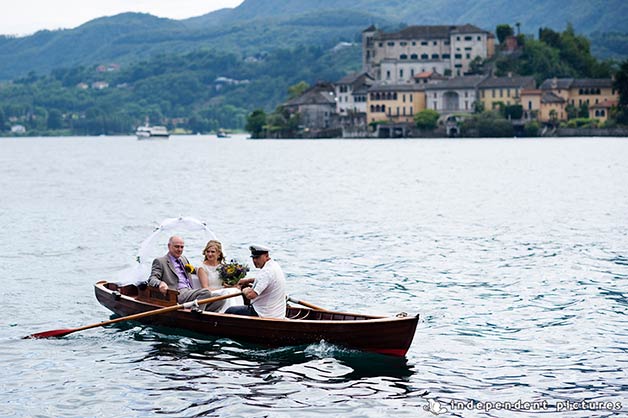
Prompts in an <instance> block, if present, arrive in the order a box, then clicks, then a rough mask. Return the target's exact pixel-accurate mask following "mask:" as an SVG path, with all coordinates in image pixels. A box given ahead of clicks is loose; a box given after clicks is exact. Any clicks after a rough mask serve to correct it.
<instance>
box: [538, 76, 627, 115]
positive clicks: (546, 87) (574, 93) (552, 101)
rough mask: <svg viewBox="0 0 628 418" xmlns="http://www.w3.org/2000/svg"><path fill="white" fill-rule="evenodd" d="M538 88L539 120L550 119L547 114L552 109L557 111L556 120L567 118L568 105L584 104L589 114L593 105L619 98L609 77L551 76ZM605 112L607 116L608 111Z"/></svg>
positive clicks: (578, 106) (577, 105)
mask: <svg viewBox="0 0 628 418" xmlns="http://www.w3.org/2000/svg"><path fill="white" fill-rule="evenodd" d="M540 89H541V91H542V92H543V96H542V99H541V108H540V109H539V120H541V121H542V122H547V121H549V120H550V116H549V114H550V112H551V111H552V110H554V111H556V112H557V117H558V120H567V119H568V115H567V111H566V108H567V106H569V105H571V106H573V107H575V108H576V109H578V108H580V106H582V105H586V106H587V107H588V108H589V115H591V109H592V107H593V106H595V105H597V104H600V103H603V102H613V101H617V100H619V93H618V92H617V91H615V89H614V88H613V80H612V79H610V78H551V79H548V80H545V81H544V82H543V84H541V87H540ZM561 100H562V101H561ZM599 113H600V112H599V109H598V114H599ZM605 113H606V118H607V117H608V114H607V113H608V112H605ZM593 114H595V111H594V112H593ZM595 119H600V118H599V117H597V118H595Z"/></svg>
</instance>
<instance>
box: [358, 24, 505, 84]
mask: <svg viewBox="0 0 628 418" xmlns="http://www.w3.org/2000/svg"><path fill="white" fill-rule="evenodd" d="M494 53H495V37H494V36H493V34H491V33H490V32H488V31H485V30H483V29H480V28H478V27H476V26H473V25H469V24H467V25H451V26H409V27H407V28H405V29H402V30H400V31H399V32H394V33H385V32H382V31H380V30H378V29H377V28H376V27H375V26H370V27H369V28H367V29H365V30H364V31H363V32H362V70H363V71H365V72H369V73H370V74H373V75H374V77H375V79H377V80H382V81H388V82H390V83H392V84H401V83H410V82H412V80H413V78H414V76H415V74H418V73H422V72H426V71H434V72H437V73H440V74H444V75H448V76H461V75H463V74H465V73H466V72H468V71H469V69H470V64H471V62H472V61H473V60H474V59H476V58H477V57H479V58H481V59H485V58H490V57H492V56H493V55H494Z"/></svg>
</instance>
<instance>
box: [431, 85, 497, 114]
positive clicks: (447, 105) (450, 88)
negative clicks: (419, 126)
mask: <svg viewBox="0 0 628 418" xmlns="http://www.w3.org/2000/svg"><path fill="white" fill-rule="evenodd" d="M485 79H486V76H483V75H480V76H478V75H475V76H466V77H454V78H451V79H448V80H444V81H441V82H439V83H433V84H426V85H425V106H426V107H427V108H428V109H433V110H435V111H437V112H438V113H440V114H441V115H447V114H452V113H472V112H473V111H474V109H475V102H476V100H479V97H478V87H479V85H480V83H481V82H482V81H484V80H485Z"/></svg>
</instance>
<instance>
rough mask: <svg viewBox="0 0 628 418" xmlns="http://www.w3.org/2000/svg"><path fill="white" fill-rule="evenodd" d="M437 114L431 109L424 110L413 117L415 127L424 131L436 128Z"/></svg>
mask: <svg viewBox="0 0 628 418" xmlns="http://www.w3.org/2000/svg"><path fill="white" fill-rule="evenodd" d="M439 116H440V115H439V114H438V112H437V111H435V110H433V109H425V110H421V111H420V112H418V113H417V114H416V115H414V123H415V124H416V127H417V128H419V129H424V130H432V129H435V128H436V126H437V122H438V118H439Z"/></svg>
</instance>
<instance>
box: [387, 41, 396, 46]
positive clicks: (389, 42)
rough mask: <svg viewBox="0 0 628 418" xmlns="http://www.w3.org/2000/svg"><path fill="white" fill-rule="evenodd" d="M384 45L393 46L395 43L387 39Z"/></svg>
mask: <svg viewBox="0 0 628 418" xmlns="http://www.w3.org/2000/svg"><path fill="white" fill-rule="evenodd" d="M386 45H388V46H395V43H394V42H393V41H388V43H387V44H386Z"/></svg>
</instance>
